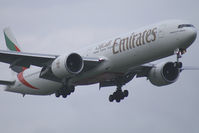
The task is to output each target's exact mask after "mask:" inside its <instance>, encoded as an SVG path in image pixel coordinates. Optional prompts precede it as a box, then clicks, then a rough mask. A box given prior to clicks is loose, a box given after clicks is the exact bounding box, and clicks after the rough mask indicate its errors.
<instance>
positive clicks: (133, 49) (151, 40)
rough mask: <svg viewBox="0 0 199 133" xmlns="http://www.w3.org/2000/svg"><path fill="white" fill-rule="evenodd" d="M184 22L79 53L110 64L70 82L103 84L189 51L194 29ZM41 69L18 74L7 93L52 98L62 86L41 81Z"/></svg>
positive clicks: (139, 32) (148, 29)
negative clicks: (184, 24)
mask: <svg viewBox="0 0 199 133" xmlns="http://www.w3.org/2000/svg"><path fill="white" fill-rule="evenodd" d="M183 23H184V22H183V21H165V22H161V23H157V24H154V25H150V26H147V27H143V28H141V29H138V30H135V31H133V32H130V33H127V34H124V35H122V36H118V37H115V38H112V39H110V40H107V41H104V42H102V43H98V44H96V45H91V46H89V47H88V48H86V49H83V50H79V51H75V52H76V53H78V54H80V55H81V56H82V57H100V58H101V59H105V60H106V61H105V62H103V63H102V64H100V65H99V66H97V67H96V68H94V69H91V70H89V71H87V72H82V73H80V74H78V75H75V76H73V77H72V78H70V79H69V81H68V82H69V83H70V84H72V85H75V86H78V85H89V84H95V83H99V82H100V81H103V80H108V79H112V78H114V77H115V76H116V75H122V74H124V73H126V72H127V71H128V70H129V69H133V68H134V67H137V66H140V65H143V64H145V63H149V62H152V61H155V60H158V59H161V58H165V57H168V56H171V55H173V54H174V51H175V50H176V49H187V48H188V47H189V46H190V45H191V44H192V43H193V41H194V40H195V38H196V35H197V32H196V29H195V28H194V27H184V28H179V27H178V26H179V25H180V24H183ZM40 72H41V68H40V67H31V68H29V69H26V70H24V71H23V72H21V73H19V74H18V75H16V77H15V78H16V81H15V84H14V85H12V86H8V87H7V88H6V91H11V92H17V93H22V94H32V95H50V94H53V93H55V92H56V91H57V90H58V89H60V88H61V87H62V83H59V82H55V81H51V80H47V79H43V78H40V77H39V75H40Z"/></svg>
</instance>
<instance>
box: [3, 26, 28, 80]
mask: <svg viewBox="0 0 199 133" xmlns="http://www.w3.org/2000/svg"><path fill="white" fill-rule="evenodd" d="M3 32H4V37H5V42H6V46H7V48H8V50H10V51H16V52H21V49H20V47H19V44H18V42H17V40H16V39H15V37H14V35H13V33H12V31H11V30H10V28H5V29H4V30H3ZM10 68H11V69H12V70H13V71H14V72H17V73H20V72H22V71H23V70H25V69H26V68H25V67H21V66H17V65H15V63H14V62H13V64H11V65H10ZM0 84H1V82H0Z"/></svg>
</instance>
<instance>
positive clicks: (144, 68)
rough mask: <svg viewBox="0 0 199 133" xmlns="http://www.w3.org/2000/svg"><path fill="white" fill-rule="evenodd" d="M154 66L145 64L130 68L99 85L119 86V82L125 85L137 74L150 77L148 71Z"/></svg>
mask: <svg viewBox="0 0 199 133" xmlns="http://www.w3.org/2000/svg"><path fill="white" fill-rule="evenodd" d="M153 67H155V65H154V64H145V65H141V66H137V67H133V68H130V69H129V70H128V71H127V72H126V73H124V74H123V75H119V76H116V77H115V78H114V79H111V80H107V81H103V82H100V84H99V85H100V86H99V87H100V88H101V87H107V86H117V85H118V83H119V84H120V85H125V84H126V83H128V82H130V81H131V80H132V79H133V78H134V77H135V76H136V78H140V77H148V73H149V71H150V70H151V68H153Z"/></svg>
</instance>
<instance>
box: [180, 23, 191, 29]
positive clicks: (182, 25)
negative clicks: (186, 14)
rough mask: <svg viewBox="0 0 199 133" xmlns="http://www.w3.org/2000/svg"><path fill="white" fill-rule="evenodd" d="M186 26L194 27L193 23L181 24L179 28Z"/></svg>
mask: <svg viewBox="0 0 199 133" xmlns="http://www.w3.org/2000/svg"><path fill="white" fill-rule="evenodd" d="M184 27H194V26H193V25H192V24H181V25H178V28H184Z"/></svg>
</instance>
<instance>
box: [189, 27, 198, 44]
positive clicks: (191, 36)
mask: <svg viewBox="0 0 199 133" xmlns="http://www.w3.org/2000/svg"><path fill="white" fill-rule="evenodd" d="M196 37H197V30H196V28H190V29H189V30H188V31H187V41H188V44H189V45H191V44H192V43H193V42H194V41H195V39H196Z"/></svg>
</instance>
